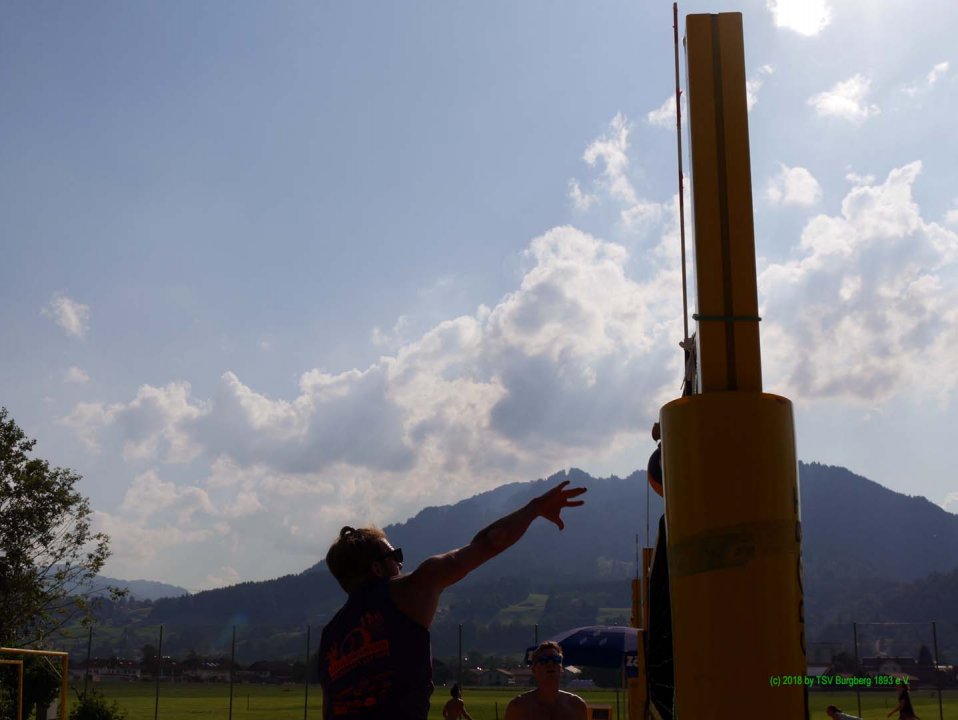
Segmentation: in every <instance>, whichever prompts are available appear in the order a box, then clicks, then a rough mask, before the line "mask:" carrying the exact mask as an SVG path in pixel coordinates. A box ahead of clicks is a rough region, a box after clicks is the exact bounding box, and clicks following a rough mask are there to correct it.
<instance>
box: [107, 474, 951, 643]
mask: <svg viewBox="0 0 958 720" xmlns="http://www.w3.org/2000/svg"><path fill="white" fill-rule="evenodd" d="M799 470H800V485H801V503H802V523H803V557H804V571H805V617H806V627H807V631H808V636H809V639H810V641H812V642H815V641H818V640H821V639H823V638H824V636H823V633H824V634H825V635H827V634H828V633H829V632H831V630H829V628H831V627H833V626H834V627H838V626H835V625H834V624H835V623H836V622H837V623H846V625H845V627H846V628H847V623H848V622H851V620H852V619H858V620H860V621H865V620H866V619H867V620H869V621H872V619H873V618H877V617H891V618H892V619H895V618H896V617H898V616H899V615H900V616H902V617H904V616H907V617H912V616H913V615H914V614H915V612H913V611H915V609H917V608H922V609H923V610H924V611H927V612H932V611H935V612H938V613H939V614H938V615H936V616H934V618H925V619H937V620H940V621H947V622H955V628H956V632H958V516H956V515H954V514H952V513H948V512H946V511H944V510H942V509H941V508H940V507H938V506H937V505H934V504H933V503H931V502H929V501H928V500H926V499H924V498H920V497H909V496H906V495H902V494H899V493H896V492H893V491H891V490H888V489H887V488H884V487H882V486H881V485H878V484H877V483H874V482H872V481H870V480H868V479H866V478H863V477H860V476H858V475H855V474H854V473H851V472H849V471H848V470H846V469H844V468H840V467H830V466H826V465H820V464H818V463H812V464H805V463H802V464H800V468H799ZM562 479H569V480H571V481H572V482H573V483H574V484H582V485H585V486H587V487H588V488H589V492H588V494H587V495H586V496H585V499H586V501H587V502H586V504H585V506H583V507H582V508H580V509H577V510H576V511H574V514H573V513H569V515H568V522H567V523H566V529H565V530H564V531H563V532H561V533H559V532H557V531H556V529H555V528H554V527H553V526H551V525H550V524H549V523H546V522H542V521H539V522H537V523H535V524H534V525H533V526H532V527H531V528H530V529H529V531H528V533H527V534H526V536H525V537H524V538H523V540H522V541H521V542H520V543H519V544H517V545H516V546H514V547H513V548H511V549H510V550H509V551H508V552H506V553H504V554H503V555H501V556H500V557H497V558H495V559H494V560H493V561H491V562H490V563H488V564H487V565H486V566H484V567H483V568H480V569H479V570H478V571H477V572H475V573H473V574H472V575H471V576H470V577H469V578H467V579H466V580H464V581H463V582H462V583H460V584H459V585H457V586H454V587H453V588H450V589H449V590H448V591H447V592H446V593H445V594H444V595H443V607H442V608H441V609H440V612H439V615H438V616H437V621H436V623H435V625H434V627H433V644H434V648H435V652H436V654H437V655H440V656H441V655H443V654H449V653H454V652H455V647H454V646H455V642H456V640H455V638H456V636H457V630H458V624H459V623H462V624H463V625H464V635H466V636H468V637H469V638H470V640H469V641H467V645H468V643H469V642H472V643H474V644H473V645H471V646H470V647H474V648H477V649H481V650H483V651H485V652H509V651H510V650H509V648H512V649H513V650H514V646H515V643H516V641H515V638H516V636H517V635H518V636H523V637H524V636H526V635H528V636H529V637H530V638H531V636H532V625H533V623H538V624H539V629H540V636H541V637H547V636H548V635H549V634H550V633H551V632H552V631H557V630H560V629H563V628H567V627H572V626H575V625H582V624H590V623H593V622H597V621H600V622H613V621H615V622H627V621H628V613H629V611H628V607H629V586H628V583H627V582H625V580H626V579H627V578H631V577H633V576H634V574H635V557H636V536H637V535H638V536H639V540H640V543H641V544H643V545H644V544H645V540H646V523H647V520H646V518H648V526H649V534H650V536H651V540H652V542H654V538H655V532H656V527H657V522H658V518H659V516H660V515H661V513H662V501H661V499H660V498H659V497H658V496H657V495H655V494H654V493H649V492H648V491H647V483H646V479H645V472H644V471H639V472H635V473H633V474H632V475H630V476H629V477H627V478H618V477H614V476H613V477H609V478H592V477H590V476H589V475H588V474H586V473H585V472H583V471H581V470H578V469H572V470H570V471H568V472H567V473H558V474H556V475H553V476H552V477H550V478H548V479H547V480H538V481H535V482H527V483H513V484H510V485H505V486H502V487H500V488H497V489H495V490H492V491H489V492H485V493H482V494H480V495H476V496H474V497H471V498H468V499H466V500H463V501H461V502H458V503H456V504H454V505H451V506H443V507H429V508H425V509H423V510H422V511H421V512H419V513H418V514H417V515H416V516H415V517H413V518H410V519H409V520H407V521H406V522H404V523H399V524H396V525H391V526H388V527H386V528H385V531H386V533H387V534H388V535H389V538H390V540H391V541H392V542H393V544H394V545H396V546H400V547H402V548H403V550H404V553H405V555H406V558H407V563H406V564H407V567H410V568H411V567H415V566H416V565H417V564H418V563H419V562H420V561H421V560H422V559H424V558H425V557H427V556H428V555H430V554H434V553H436V552H440V551H443V550H447V549H450V548H453V547H458V546H461V545H463V544H465V543H467V542H468V541H469V540H470V538H471V537H472V536H473V535H474V534H475V533H476V531H478V530H479V529H481V528H482V527H484V526H485V525H487V524H489V523H491V522H492V521H494V520H495V519H497V518H499V517H501V516H502V515H503V514H504V513H506V512H508V511H510V510H513V509H515V508H517V507H519V506H521V505H522V504H523V503H525V502H526V501H528V500H529V499H530V498H532V497H534V496H535V495H538V494H540V493H541V492H543V491H544V490H545V489H546V488H548V487H551V486H552V485H554V484H555V483H557V482H558V481H559V480H562ZM647 498H648V499H649V501H650V502H649V507H648V512H647V510H646V499H647ZM319 552H321V550H320V548H317V553H319ZM931 573H938V575H937V576H934V575H931ZM936 577H937V578H938V579H937V580H936V579H935V578H936ZM952 577H954V578H955V579H950V578H952ZM949 583H950V584H949ZM872 589H874V593H872V594H864V593H871V590H872ZM181 590H182V589H181ZM923 593H927V594H928V595H929V597H928V598H926V599H923V600H921V601H919V599H918V595H921V594H923ZM932 596H934V597H932ZM343 597H344V596H343V593H342V590H341V589H340V588H339V586H338V585H337V584H336V582H335V580H334V579H333V578H332V577H331V576H330V575H329V573H328V572H327V571H326V569H325V566H324V564H323V563H322V562H320V563H317V564H316V565H314V566H313V567H311V568H309V569H307V570H306V571H304V572H302V573H300V574H295V575H287V576H285V577H282V578H277V579H275V580H269V581H264V582H256V583H242V584H239V585H235V586H232V587H228V588H221V589H218V590H211V591H207V592H201V593H197V594H195V595H187V596H185V597H166V598H163V599H158V600H156V601H155V602H154V603H153V604H152V606H151V607H150V608H149V610H148V615H140V616H137V620H136V622H135V625H137V626H139V627H143V628H145V627H155V626H157V625H159V624H160V623H162V624H164V626H165V627H166V628H167V633H168V634H167V636H166V637H165V639H164V647H165V648H169V651H170V652H171V653H174V654H175V653H177V652H180V650H182V652H184V653H185V652H186V651H187V650H189V649H194V650H196V651H197V652H200V653H203V652H208V651H209V649H210V648H214V647H218V648H222V647H223V645H224V642H225V638H226V637H228V634H229V628H230V627H231V626H232V625H234V624H235V625H238V626H239V629H238V631H237V633H238V637H241V638H242V640H241V642H240V644H239V646H238V651H239V652H240V654H241V655H243V656H244V657H245V658H246V660H245V661H250V660H252V659H257V658H258V657H270V656H272V657H279V656H282V655H289V656H293V657H295V656H298V654H299V653H300V652H301V649H300V648H299V643H300V642H301V637H300V635H299V633H300V632H301V629H302V628H304V627H305V625H306V624H307V623H308V624H311V625H312V626H313V627H314V628H319V627H321V626H322V625H323V624H324V623H325V622H326V621H327V620H328V618H329V617H330V616H331V614H332V613H333V612H334V611H335V610H336V608H338V607H339V605H341V603H342V601H343ZM925 600H927V602H925ZM896 603H897V604H896ZM906 608H911V610H912V611H910V612H908V613H906V612H905V610H906ZM949 608H950V610H949ZM896 613H897V615H896ZM866 616H867V617H866ZM131 619H132V618H131ZM121 621H122V620H121V618H119V616H118V617H114V618H113V620H112V622H114V623H119V622H121ZM133 629H135V628H133ZM127 631H132V630H131V628H130V627H127V628H125V629H124V633H126V635H125V637H129V634H128V632H127ZM835 632H839V630H835ZM841 632H842V633H844V634H847V631H846V630H841ZM824 639H829V638H824ZM953 642H954V643H955V644H956V645H958V637H955V638H954V639H953ZM180 646H182V648H180Z"/></svg>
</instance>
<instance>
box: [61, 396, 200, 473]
mask: <svg viewBox="0 0 958 720" xmlns="http://www.w3.org/2000/svg"><path fill="white" fill-rule="evenodd" d="M204 412H205V409H204V407H203V406H202V404H197V403H195V402H193V401H191V399H190V384H189V383H187V382H179V383H175V382H174V383H170V384H169V385H167V386H166V387H162V388H157V387H153V386H151V385H144V386H142V387H141V388H140V389H139V391H138V392H137V395H136V397H135V398H134V399H133V400H132V401H130V402H129V403H128V404H123V403H115V404H112V405H105V404H102V403H79V404H78V405H77V406H76V407H75V408H74V410H73V412H72V413H71V414H70V415H69V416H67V417H66V418H64V422H65V423H66V424H67V425H68V426H70V427H72V428H73V429H74V431H75V432H76V433H77V434H78V436H79V437H80V439H81V440H83V442H84V443H85V444H86V445H87V447H88V448H89V449H90V450H91V451H93V452H98V451H99V444H98V442H97V435H98V433H99V431H100V430H101V429H102V428H105V427H107V426H111V425H117V426H119V428H120V430H121V438H120V440H121V441H122V443H123V448H122V454H123V457H124V458H125V459H127V460H154V459H156V458H158V457H160V456H163V457H164V458H165V459H166V460H167V461H170V462H188V461H189V460H192V459H193V458H194V457H195V456H196V454H197V452H198V451H199V450H198V447H197V446H196V445H195V444H194V443H193V441H192V440H191V439H190V437H189V428H188V425H189V423H190V422H192V421H195V420H197V419H198V418H199V417H200V416H201V415H203V414H204Z"/></svg>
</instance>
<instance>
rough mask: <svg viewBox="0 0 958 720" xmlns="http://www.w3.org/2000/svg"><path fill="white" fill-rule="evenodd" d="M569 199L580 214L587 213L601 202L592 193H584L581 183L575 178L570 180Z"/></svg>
mask: <svg viewBox="0 0 958 720" xmlns="http://www.w3.org/2000/svg"><path fill="white" fill-rule="evenodd" d="M569 199H570V200H571V201H572V207H574V208H575V209H576V210H578V211H579V212H587V211H588V210H589V209H591V208H592V206H593V205H595V204H596V202H598V200H599V199H598V198H597V197H596V196H595V195H592V194H591V193H584V192H582V188H581V187H580V186H579V181H578V180H576V179H575V178H572V179H571V180H569Z"/></svg>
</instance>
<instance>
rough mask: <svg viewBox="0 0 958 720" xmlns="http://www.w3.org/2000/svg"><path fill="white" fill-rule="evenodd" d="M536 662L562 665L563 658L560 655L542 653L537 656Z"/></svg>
mask: <svg viewBox="0 0 958 720" xmlns="http://www.w3.org/2000/svg"><path fill="white" fill-rule="evenodd" d="M535 663H536V665H547V664H552V665H561V664H562V658H561V657H560V656H559V655H542V656H541V657H537V658H536V661H535Z"/></svg>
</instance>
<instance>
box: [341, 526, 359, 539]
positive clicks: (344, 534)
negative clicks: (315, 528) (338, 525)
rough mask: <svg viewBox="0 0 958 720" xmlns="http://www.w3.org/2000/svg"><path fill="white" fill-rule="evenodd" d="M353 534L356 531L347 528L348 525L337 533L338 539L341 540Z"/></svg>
mask: <svg viewBox="0 0 958 720" xmlns="http://www.w3.org/2000/svg"><path fill="white" fill-rule="evenodd" d="M354 532H356V529H355V528H351V527H349V525H347V526H346V527H344V528H343V529H342V530H340V531H339V537H340V539H342V538H344V537H348V536H349V535H352V534H353V533H354Z"/></svg>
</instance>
